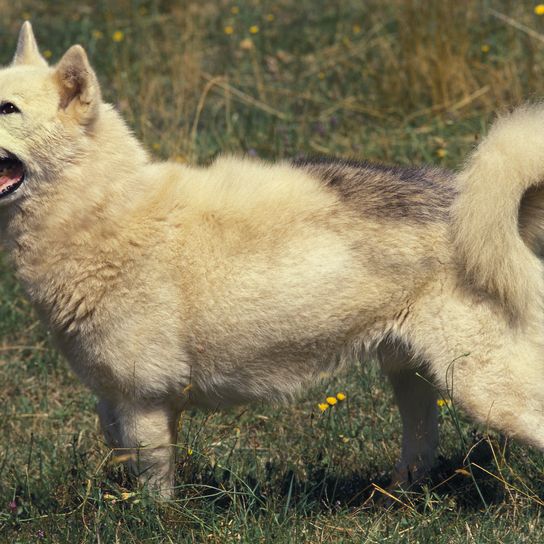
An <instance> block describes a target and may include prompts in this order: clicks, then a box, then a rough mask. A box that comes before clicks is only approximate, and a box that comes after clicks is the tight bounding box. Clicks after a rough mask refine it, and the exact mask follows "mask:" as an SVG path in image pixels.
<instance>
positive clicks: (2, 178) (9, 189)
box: [0, 149, 25, 198]
mask: <svg viewBox="0 0 544 544" xmlns="http://www.w3.org/2000/svg"><path fill="white" fill-rule="evenodd" d="M24 180H25V166H24V164H23V162H22V161H21V160H20V159H19V158H18V157H17V156H16V155H14V154H13V153H10V152H9V151H6V150H1V149H0V198H4V197H6V196H8V195H11V194H12V193H14V192H15V191H16V190H17V189H18V188H19V187H20V186H21V185H22V184H23V181H24Z"/></svg>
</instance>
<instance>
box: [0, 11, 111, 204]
mask: <svg viewBox="0 0 544 544" xmlns="http://www.w3.org/2000/svg"><path fill="white" fill-rule="evenodd" d="M100 104H101V96H100V87H99V85H98V81H97V79H96V76H95V74H94V71H93V70H92V68H91V66H90V64H89V61H88V60H87V55H86V54H85V51H84V50H83V48H82V47H81V46H79V45H74V46H72V47H71V48H70V49H69V50H68V51H67V52H66V53H65V54H64V56H63V57H62V58H61V60H60V61H59V63H58V64H57V65H56V66H52V67H50V66H48V64H47V62H46V61H45V59H44V58H43V57H42V56H41V55H40V52H39V50H38V46H37V44H36V40H35V38H34V34H33V32H32V27H31V25H30V23H29V22H25V23H24V24H23V26H22V28H21V31H20V34H19V40H18V43H17V49H16V51H15V56H14V57H13V61H12V63H11V65H10V66H8V67H6V68H3V69H1V70H0V205H4V204H7V203H10V202H13V201H15V200H17V199H19V198H20V197H21V196H24V195H25V194H28V193H29V192H30V191H31V190H32V186H33V185H34V184H36V183H47V182H48V181H51V180H52V179H54V178H55V177H56V175H58V174H59V172H60V171H62V169H63V168H64V167H65V166H66V165H67V164H70V163H73V162H76V161H77V157H78V156H79V155H80V154H81V150H82V148H83V147H84V145H83V140H84V139H85V138H86V137H88V136H89V135H90V134H92V130H93V126H94V124H95V122H96V120H97V118H98V115H99V110H100Z"/></svg>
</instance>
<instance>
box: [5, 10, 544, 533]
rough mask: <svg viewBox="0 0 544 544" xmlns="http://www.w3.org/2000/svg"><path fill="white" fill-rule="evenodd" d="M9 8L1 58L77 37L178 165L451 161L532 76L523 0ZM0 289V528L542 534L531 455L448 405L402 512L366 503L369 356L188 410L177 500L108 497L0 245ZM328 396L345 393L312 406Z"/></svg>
mask: <svg viewBox="0 0 544 544" xmlns="http://www.w3.org/2000/svg"><path fill="white" fill-rule="evenodd" d="M23 4H24V5H23V7H22V8H20V12H18V11H17V9H15V10H14V8H12V7H9V6H7V4H6V5H5V6H4V5H2V3H1V2H0V6H1V7H3V8H4V9H3V10H2V13H3V17H2V21H1V22H0V46H1V47H0V51H2V54H1V58H0V61H2V62H4V63H7V62H9V60H10V58H11V54H12V52H13V49H14V44H15V39H16V35H17V31H18V27H19V24H20V22H21V20H22V18H24V17H29V16H30V17H31V18H32V21H33V23H34V27H35V31H36V34H37V37H38V40H39V41H40V43H41V46H42V50H43V51H47V52H48V53H47V54H48V55H51V59H52V60H53V61H54V60H57V59H58V58H59V56H60V55H61V54H62V52H63V51H64V50H65V49H66V48H67V47H68V46H69V45H70V44H72V43H75V42H80V43H82V44H83V45H84V46H85V47H86V49H87V50H88V52H89V54H90V56H91V59H92V62H93V64H94V66H95V67H96V69H97V72H98V74H99V76H100V79H101V82H102V85H103V92H104V95H105V96H106V98H107V99H108V100H110V101H112V102H113V103H115V104H116V105H117V106H118V107H119V109H120V110H121V111H122V112H123V114H124V116H125V118H126V119H127V121H128V122H129V123H130V125H131V126H132V127H133V128H134V130H135V132H136V133H137V135H138V136H139V137H140V138H141V139H142V140H143V141H144V142H145V144H146V145H147V146H148V147H149V148H150V149H151V150H152V152H153V153H154V154H155V155H157V156H158V157H163V158H166V157H175V158H176V159H177V160H180V161H198V162H203V163H205V162H208V161H209V160H211V159H212V158H213V157H214V156H216V155H217V153H219V152H235V153H241V152H242V153H244V152H245V153H250V154H252V155H258V156H261V157H265V158H281V157H292V156H295V155H297V154H334V155H339V156H346V157H348V156H349V157H356V158H367V159H371V160H378V161H384V162H395V163H400V164H410V163H435V164H442V165H445V166H448V167H456V166H457V165H458V164H460V163H461V161H463V159H464V157H465V156H466V154H467V152H468V151H469V150H470V149H471V148H472V146H473V144H474V141H475V139H476V137H477V135H478V134H481V133H482V132H485V130H486V127H487V125H488V123H489V121H490V120H491V118H492V116H493V112H495V111H497V110H500V109H502V108H507V107H511V106H512V105H515V104H517V103H519V102H520V101H522V100H523V99H526V98H534V97H537V96H538V93H539V91H540V90H541V89H542V88H544V85H543V84H544V71H543V70H542V66H543V65H544V63H543V61H544V54H543V53H544V52H543V48H544V45H543V42H542V39H544V35H543V34H542V32H544V17H542V18H539V17H538V16H536V15H534V14H533V4H532V3H529V2H511V1H507V0H504V1H498V2H493V3H491V2H471V3H461V2H453V1H450V0H444V1H438V0H437V1H429V2H423V1H416V0H396V1H392V2H389V3H387V4H385V3H382V2H378V1H377V0H370V1H368V2H357V1H355V0H352V1H349V0H339V1H337V2H325V1H324V0H298V1H295V0H277V1H274V2H264V1H261V2H260V1H258V0H254V1H251V2H238V3H234V2H223V1H220V0H210V1H205V0H203V1H201V2H189V1H187V2H173V1H172V2H137V1H134V2H129V1H126V0H125V1H120V2H117V3H115V5H111V4H110V3H108V2H105V1H102V2H98V3H97V4H90V3H89V4H84V3H80V4H78V5H77V6H75V5H74V4H73V3H70V2H66V1H63V0H61V1H59V2H55V3H53V2H51V3H48V2H44V1H34V2H23ZM233 7H234V8H238V12H237V13H233V11H234V12H236V11H237V10H236V9H234V10H232V8H233ZM491 8H493V9H496V10H498V11H499V12H501V13H503V14H507V15H508V16H509V17H511V18H512V20H510V21H509V22H505V20H504V19H500V18H498V17H497V16H496V15H494V14H493V13H492V12H491V11H490V10H491ZM517 23H521V24H523V25H525V26H526V27H527V28H528V29H529V30H530V31H532V32H533V33H534V36H533V37H531V36H530V35H529V34H528V32H529V31H528V30H527V29H525V30H519V28H515V26H514V24H517ZM253 25H257V26H258V27H259V31H258V32H257V33H254V34H252V33H251V32H250V30H249V29H250V27H251V26H253ZM518 26H519V24H518ZM225 27H232V30H233V32H232V33H231V34H227V33H225V30H224V29H225ZM115 31H122V32H123V39H122V40H121V41H120V42H115V41H113V40H112V35H113V33H114V32H115ZM482 45H488V46H489V51H488V52H485V51H482ZM484 49H486V48H485V47H484ZM0 92H1V90H0ZM0 300H1V305H0V398H1V399H2V403H1V405H0V409H1V410H2V419H1V422H2V423H1V424H0V433H1V439H0V542H2V543H3V542H6V543H8V542H9V543H14V542H55V543H66V542H85V543H91V542H93V543H95V542H96V543H99V542H100V543H106V542H107V543H109V542H122V543H131V542H161V543H162V542H165V543H168V542H175V543H179V542H210V543H221V544H223V543H227V542H248V543H257V542H273V543H282V542H286V543H287V542H289V543H291V542H296V543H299V542H323V543H325V542H380V543H381V542H394V543H397V542H448V543H450V542H493V543H495V542H499V541H500V542H516V543H517V542H531V543H533V542H539V541H543V540H544V528H543V527H544V525H543V523H542V519H541V516H542V508H541V505H542V499H543V498H544V482H543V474H544V459H543V456H542V454H540V453H538V452H536V451H534V450H531V449H530V448H528V447H525V446H522V445H519V444H515V443H513V444H509V445H508V447H507V448H506V450H505V452H506V454H505V455H503V451H502V449H501V447H500V446H499V445H498V444H499V443H500V440H499V439H498V438H497V437H496V436H494V435H493V434H491V437H488V434H487V432H486V429H481V428H480V429H478V430H476V431H475V430H474V428H473V426H472V425H471V424H470V422H468V421H466V420H465V419H464V418H463V417H462V415H459V414H457V413H455V412H454V411H450V410H448V409H443V410H442V415H441V419H442V426H441V434H442V443H441V449H440V454H441V457H440V459H439V463H438V466H437V469H436V471H435V472H434V474H433V477H432V480H431V481H430V483H429V484H428V486H426V487H425V488H424V489H423V490H422V491H421V492H420V493H417V494H415V493H414V494H407V495H405V496H401V497H399V500H400V503H401V504H400V503H399V504H398V505H397V508H389V509H388V508H386V507H385V506H383V505H381V504H380V503H379V501H377V500H376V499H377V498H378V497H379V496H380V495H381V493H380V491H379V489H378V487H381V486H384V485H386V484H387V474H388V471H389V470H390V469H391V467H392V465H393V463H394V462H395V459H396V457H397V455H398V451H399V440H400V422H399V418H398V415H397V411H396V408H395V406H394V404H393V401H392V397H391V393H390V391H389V388H388V386H387V384H386V383H384V381H383V379H382V378H381V376H380V374H379V371H378V370H377V369H376V367H375V365H374V364H372V362H369V363H368V364H365V365H363V366H355V367H353V368H352V369H351V370H350V373H349V374H348V375H346V376H343V377H338V378H336V379H335V380H334V381H332V382H331V383H329V384H327V385H326V386H323V387H321V388H316V389H314V390H313V391H310V392H308V393H307V394H306V395H305V396H304V397H302V398H301V399H300V401H299V402H297V403H295V404H293V405H291V406H279V407H270V406H260V405H257V406H252V407H250V408H244V409H239V410H235V411H231V412H229V413H225V414H219V413H211V414H203V413H192V412H191V413H187V414H185V415H184V418H183V421H182V429H181V433H180V440H179V467H178V484H179V490H178V493H177V497H176V501H174V502H172V503H168V504H160V503H156V502H154V501H153V500H152V499H150V498H149V497H146V496H145V495H142V494H136V495H131V496H126V495H123V493H125V492H126V491H127V490H128V489H130V485H129V484H130V482H129V481H127V477H126V475H125V474H124V473H123V471H122V469H121V468H120V467H118V466H116V465H112V464H111V462H110V461H111V457H110V452H109V451H108V449H107V448H106V447H105V446H104V445H103V443H102V439H101V436H100V434H99V432H98V427H97V418H96V416H95V415H94V399H93V398H92V396H91V395H90V393H89V392H88V391H86V390H85V389H84V388H83V387H82V386H80V385H79V384H78V383H77V381H76V380H75V378H74V377H73V375H72V374H71V373H70V371H69V370H68V369H67V367H66V364H65V363H64V362H63V361H62V360H61V359H60V358H59V357H58V355H57V354H56V352H55V351H54V349H53V348H52V346H51V343H50V341H49V338H48V335H47V333H46V331H44V329H43V328H42V327H41V326H40V325H39V324H38V322H37V319H36V316H35V314H34V313H33V311H32V309H31V307H30V306H29V304H28V303H27V302H26V301H25V299H24V297H23V294H22V291H21V289H20V288H19V287H18V285H17V283H16V281H15V280H14V278H13V274H12V271H11V270H10V268H9V265H8V264H7V263H6V262H5V259H3V260H2V261H1V262H0ZM338 391H343V392H345V393H346V394H347V400H346V401H344V402H342V403H339V404H338V405H337V406H335V407H333V408H331V409H329V410H328V411H327V412H325V413H324V414H323V415H321V414H320V413H319V410H318V409H317V403H318V402H321V401H322V400H323V398H324V397H325V396H326V395H327V394H329V393H336V392H338ZM456 471H457V472H456Z"/></svg>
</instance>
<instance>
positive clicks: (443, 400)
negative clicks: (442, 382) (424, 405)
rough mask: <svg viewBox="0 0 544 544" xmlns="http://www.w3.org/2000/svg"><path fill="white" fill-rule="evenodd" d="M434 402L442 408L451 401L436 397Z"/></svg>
mask: <svg viewBox="0 0 544 544" xmlns="http://www.w3.org/2000/svg"><path fill="white" fill-rule="evenodd" d="M436 404H438V406H439V407H440V408H443V407H444V406H449V405H450V404H451V403H450V401H449V400H445V399H438V400H437V401H436Z"/></svg>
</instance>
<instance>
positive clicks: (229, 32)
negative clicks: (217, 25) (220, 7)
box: [223, 25, 234, 36]
mask: <svg viewBox="0 0 544 544" xmlns="http://www.w3.org/2000/svg"><path fill="white" fill-rule="evenodd" d="M223 32H224V33H225V34H227V36H230V35H231V34H232V33H233V32H234V27H232V26H231V25H227V26H226V27H225V28H224V29H223Z"/></svg>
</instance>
